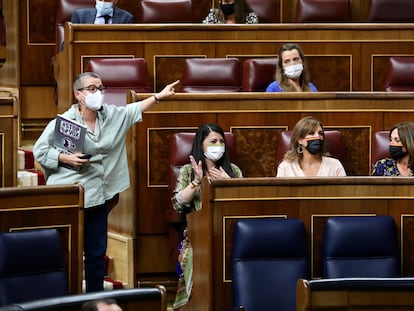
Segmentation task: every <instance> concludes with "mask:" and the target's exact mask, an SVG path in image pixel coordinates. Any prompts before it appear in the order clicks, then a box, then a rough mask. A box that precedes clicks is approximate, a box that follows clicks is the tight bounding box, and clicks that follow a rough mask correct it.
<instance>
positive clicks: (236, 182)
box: [188, 177, 414, 310]
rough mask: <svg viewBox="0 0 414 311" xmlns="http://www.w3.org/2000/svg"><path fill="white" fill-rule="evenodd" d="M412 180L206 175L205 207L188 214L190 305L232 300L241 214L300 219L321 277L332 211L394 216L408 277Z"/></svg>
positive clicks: (412, 269) (413, 270) (224, 306)
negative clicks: (208, 177) (191, 277)
mask: <svg viewBox="0 0 414 311" xmlns="http://www.w3.org/2000/svg"><path fill="white" fill-rule="evenodd" d="M413 185H414V181H413V179H412V178H384V177H345V178H303V179H302V178H278V179H276V178H257V179H256V178H253V179H252V178H245V179H232V180H222V181H216V182H213V183H212V184H209V183H208V181H207V180H203V185H202V187H203V193H202V196H203V208H202V209H201V210H200V211H198V212H194V213H190V214H189V215H188V234H189V237H190V241H191V243H192V245H193V249H194V250H193V252H194V261H193V262H194V267H193V271H194V284H193V295H192V299H191V302H190V303H191V307H192V310H228V309H229V308H230V307H231V305H232V301H231V297H232V295H231V279H232V277H231V258H230V256H231V243H232V232H233V225H234V222H235V221H237V220H238V219H241V218H251V217H281V218H299V219H302V220H303V222H304V224H305V228H306V233H307V236H308V242H309V250H310V256H311V277H312V278H317V277H320V275H321V271H320V267H321V258H320V253H321V241H322V237H323V230H324V223H325V221H326V219H327V218H328V217H330V216H334V215H366V216H374V215H391V216H392V217H393V218H394V220H395V223H396V227H397V230H398V232H399V234H398V236H399V237H400V243H401V261H402V262H401V264H402V274H403V275H404V276H413V275H414V262H413V258H414V256H413V255H414V239H413V232H414V231H413V230H414V213H413V211H412V205H413V200H414V187H413Z"/></svg>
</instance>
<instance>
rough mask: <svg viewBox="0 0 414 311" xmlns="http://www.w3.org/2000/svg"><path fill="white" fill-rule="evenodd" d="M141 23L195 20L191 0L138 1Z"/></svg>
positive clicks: (188, 21) (189, 21) (187, 21)
mask: <svg viewBox="0 0 414 311" xmlns="http://www.w3.org/2000/svg"><path fill="white" fill-rule="evenodd" d="M138 12H139V14H138V22H139V23H191V22H194V17H193V12H192V2H191V0H142V1H138Z"/></svg>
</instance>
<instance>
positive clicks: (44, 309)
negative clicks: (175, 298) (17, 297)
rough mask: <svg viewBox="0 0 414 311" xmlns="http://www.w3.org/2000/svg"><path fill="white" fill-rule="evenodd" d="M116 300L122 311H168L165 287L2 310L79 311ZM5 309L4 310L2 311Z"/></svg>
mask: <svg viewBox="0 0 414 311" xmlns="http://www.w3.org/2000/svg"><path fill="white" fill-rule="evenodd" d="M104 299H114V300H115V301H116V303H117V304H118V305H119V306H120V307H121V309H122V310H159V311H166V310H167V301H166V300H167V299H166V290H165V287H164V286H160V285H159V286H157V287H155V288H144V287H140V288H126V289H119V290H111V291H101V292H93V293H92V292H91V293H83V294H76V295H66V296H59V297H55V298H47V299H42V300H34V301H29V302H22V303H15V304H12V305H7V306H5V307H3V308H0V310H1V311H12V310H13V311H14V310H19V311H61V310H65V311H79V310H81V308H82V305H83V304H84V303H86V302H89V301H97V300H104ZM2 309H3V310H2Z"/></svg>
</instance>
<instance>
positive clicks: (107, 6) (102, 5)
mask: <svg viewBox="0 0 414 311" xmlns="http://www.w3.org/2000/svg"><path fill="white" fill-rule="evenodd" d="M95 8H96V11H97V15H96V16H105V15H111V16H112V15H113V11H114V8H113V3H112V2H103V1H98V0H96V5H95Z"/></svg>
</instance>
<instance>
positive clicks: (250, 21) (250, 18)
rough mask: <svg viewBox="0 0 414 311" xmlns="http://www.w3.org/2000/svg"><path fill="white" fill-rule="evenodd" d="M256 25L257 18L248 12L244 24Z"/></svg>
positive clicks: (254, 14)
mask: <svg viewBox="0 0 414 311" xmlns="http://www.w3.org/2000/svg"><path fill="white" fill-rule="evenodd" d="M258 23H259V18H258V17H257V14H256V13H254V12H250V13H249V14H248V15H247V16H246V24H258Z"/></svg>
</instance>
